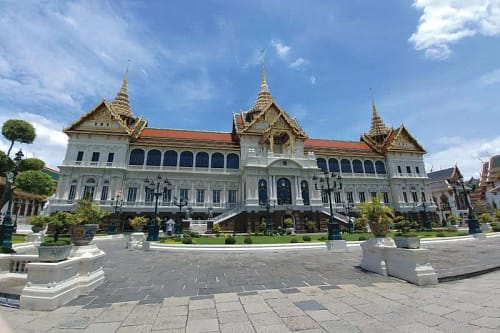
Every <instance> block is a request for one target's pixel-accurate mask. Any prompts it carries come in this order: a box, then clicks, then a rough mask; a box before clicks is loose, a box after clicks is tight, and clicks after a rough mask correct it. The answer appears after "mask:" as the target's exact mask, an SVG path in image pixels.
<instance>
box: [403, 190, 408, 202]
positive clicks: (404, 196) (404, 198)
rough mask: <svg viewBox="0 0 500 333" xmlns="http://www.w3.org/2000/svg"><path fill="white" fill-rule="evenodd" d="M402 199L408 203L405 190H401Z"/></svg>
mask: <svg viewBox="0 0 500 333" xmlns="http://www.w3.org/2000/svg"><path fill="white" fill-rule="evenodd" d="M403 200H404V202H406V203H408V196H407V195H406V192H403Z"/></svg>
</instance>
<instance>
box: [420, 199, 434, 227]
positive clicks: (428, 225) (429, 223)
mask: <svg viewBox="0 0 500 333" xmlns="http://www.w3.org/2000/svg"><path fill="white" fill-rule="evenodd" d="M422 207H423V208H424V228H425V229H426V230H431V229H432V223H431V221H429V219H428V218H427V209H426V208H427V207H426V206H425V201H422Z"/></svg>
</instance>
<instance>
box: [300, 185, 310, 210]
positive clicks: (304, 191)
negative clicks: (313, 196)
mask: <svg viewBox="0 0 500 333" xmlns="http://www.w3.org/2000/svg"><path fill="white" fill-rule="evenodd" d="M300 190H301V193H302V202H303V203H304V205H310V201H309V184H308V183H307V181H306V180H303V181H302V182H301V183H300Z"/></svg>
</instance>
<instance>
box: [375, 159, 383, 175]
mask: <svg viewBox="0 0 500 333" xmlns="http://www.w3.org/2000/svg"><path fill="white" fill-rule="evenodd" d="M375 170H377V173H378V174H381V175H385V164H384V162H382V161H377V162H375Z"/></svg>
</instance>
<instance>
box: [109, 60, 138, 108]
mask: <svg viewBox="0 0 500 333" xmlns="http://www.w3.org/2000/svg"><path fill="white" fill-rule="evenodd" d="M129 65H130V59H129V60H128V64H127V70H126V71H125V76H124V78H123V83H122V87H121V88H120V91H119V92H118V93H117V94H116V97H115V99H114V100H113V101H112V102H111V107H112V108H113V110H115V111H116V113H118V114H119V115H120V116H122V117H127V118H133V117H134V115H133V114H132V110H131V109H130V102H129V100H128V91H127V87H128V86H127V82H128V67H129Z"/></svg>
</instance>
